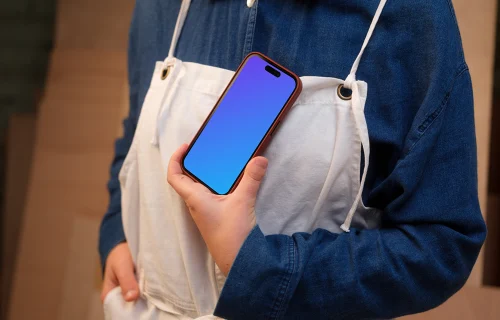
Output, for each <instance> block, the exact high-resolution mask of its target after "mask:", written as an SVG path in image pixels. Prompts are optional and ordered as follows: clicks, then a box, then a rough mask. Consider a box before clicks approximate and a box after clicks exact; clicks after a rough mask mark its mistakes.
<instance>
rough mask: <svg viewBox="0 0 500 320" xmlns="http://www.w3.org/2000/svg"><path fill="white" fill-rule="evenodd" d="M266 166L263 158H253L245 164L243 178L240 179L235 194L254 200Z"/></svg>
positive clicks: (266, 162) (265, 160)
mask: <svg viewBox="0 0 500 320" xmlns="http://www.w3.org/2000/svg"><path fill="white" fill-rule="evenodd" d="M267 164H268V161H267V159H266V158H264V157H256V158H253V159H252V160H251V161H250V162H249V163H248V164H247V167H246V168H245V173H244V174H243V178H241V182H240V184H239V185H238V187H237V188H236V191H235V192H237V193H239V194H240V195H244V196H245V197H250V198H251V199H256V198H257V192H258V191H259V187H260V184H261V182H262V179H264V175H265V174H266V170H267Z"/></svg>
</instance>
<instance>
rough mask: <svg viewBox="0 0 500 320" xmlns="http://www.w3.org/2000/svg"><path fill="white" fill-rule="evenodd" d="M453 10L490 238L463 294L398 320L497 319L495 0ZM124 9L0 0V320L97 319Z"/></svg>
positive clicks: (499, 179)
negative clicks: (468, 78)
mask: <svg viewBox="0 0 500 320" xmlns="http://www.w3.org/2000/svg"><path fill="white" fill-rule="evenodd" d="M443 1H444V0H443ZM453 3H454V6H455V10H456V13H457V19H458V22H459V26H460V29H461V33H462V37H463V43H464V49H465V55H466V59H467V62H468V64H469V67H470V71H471V74H472V80H473V85H474V95H475V108H476V128H477V144H478V161H479V168H478V177H479V195H480V201H481V206H482V210H483V214H484V216H485V218H486V220H487V224H488V228H489V234H488V239H487V242H486V245H485V247H484V248H483V252H482V254H481V256H480V258H479V259H478V261H477V263H476V266H475V268H474V271H473V273H472V275H471V277H470V279H469V281H468V283H467V285H466V287H465V288H463V289H462V290H461V291H460V292H459V293H457V294H456V295H455V296H454V297H452V298H451V299H450V300H449V301H448V302H447V303H445V304H444V305H442V306H440V307H438V308H437V309H435V310H432V311H430V312H427V313H425V314H420V315H415V316H411V317H407V318H405V319H467V320H469V319H500V288H497V287H498V286H500V126H499V125H498V123H500V51H496V47H498V48H499V50H500V46H496V43H498V44H500V39H499V38H497V36H496V34H497V32H496V31H497V29H498V27H499V24H498V23H497V1H496V0H476V1H474V2H473V4H472V3H471V1H466V0H454V1H453ZM133 6H134V1H133V0H99V1H98V0H85V1H84V0H58V1H56V0H14V1H7V0H5V1H1V2H0V26H1V27H0V48H1V49H0V191H1V192H0V319H8V320H21V319H22V320H24V319H42V320H45V319H57V320H63V319H64V320H66V319H74V320H91V319H92V320H94V319H97V320H100V319H103V314H102V307H101V302H100V299H99V295H100V287H101V270H100V264H99V257H98V254H97V237H98V228H99V224H100V220H101V218H102V215H103V214H104V212H105V208H106V205H107V201H108V198H107V197H108V195H107V191H106V182H107V179H108V169H109V164H110V161H111V158H112V154H113V141H114V139H115V138H116V137H118V136H119V135H121V120H122V118H123V117H124V116H125V115H126V113H127V107H128V105H127V104H128V93H127V85H126V49H127V36H128V27H129V22H130V17H131V13H132V9H133ZM394 303H397V302H396V301H395V302H394Z"/></svg>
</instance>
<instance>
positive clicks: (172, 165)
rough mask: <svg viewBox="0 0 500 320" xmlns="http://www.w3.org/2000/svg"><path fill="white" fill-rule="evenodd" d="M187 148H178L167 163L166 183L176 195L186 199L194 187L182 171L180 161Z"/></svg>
mask: <svg viewBox="0 0 500 320" xmlns="http://www.w3.org/2000/svg"><path fill="white" fill-rule="evenodd" d="M187 148H188V145H187V144H183V145H182V146H180V148H179V149H177V151H175V152H174V154H173V155H172V157H171V158H170V162H169V163H168V172H167V181H168V183H170V185H171V186H172V187H173V188H174V189H175V191H177V193H178V194H179V195H180V196H181V197H182V198H184V199H185V198H186V197H187V196H188V195H189V193H190V192H192V190H193V188H195V187H194V185H195V184H196V183H195V182H194V181H193V180H191V178H190V177H188V176H186V175H185V174H184V172H183V171H182V167H181V161H182V157H183V156H184V154H185V153H186V151H187Z"/></svg>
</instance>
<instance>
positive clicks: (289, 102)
mask: <svg viewBox="0 0 500 320" xmlns="http://www.w3.org/2000/svg"><path fill="white" fill-rule="evenodd" d="M252 56H258V57H259V58H261V59H263V60H264V61H266V62H267V63H269V64H270V65H271V66H272V67H274V68H276V69H278V70H279V71H280V72H282V73H285V74H287V75H288V76H290V77H291V78H292V79H293V80H294V81H295V88H294V90H293V91H292V94H291V95H290V97H288V100H287V101H286V103H285V104H284V105H283V107H282V108H281V111H280V113H279V114H278V115H277V116H276V118H275V119H274V121H273V123H272V125H271V126H270V127H269V128H268V129H267V132H266V134H265V135H264V137H262V139H261V141H260V143H259V144H258V145H257V148H255V150H254V152H253V153H252V155H251V156H250V158H249V159H248V161H247V162H246V163H245V165H244V166H243V169H242V170H241V171H240V173H239V174H238V177H237V178H236V180H235V181H234V182H233V184H232V186H231V188H229V190H228V191H227V192H226V193H218V192H217V191H215V190H214V189H212V188H211V187H210V186H209V185H207V184H206V183H205V182H203V181H202V180H201V179H199V178H198V177H197V176H196V175H194V174H193V173H192V172H190V171H189V170H188V169H187V168H186V167H185V166H184V160H185V158H186V156H187V155H188V154H189V151H191V148H192V147H193V145H194V143H195V142H196V140H197V139H198V137H199V136H200V134H201V133H202V132H203V130H204V129H205V127H206V125H207V124H208V122H209V121H210V118H211V117H212V115H213V113H214V112H215V110H217V107H218V106H219V104H220V102H221V101H222V99H223V98H224V97H225V95H226V93H227V91H228V90H229V88H231V86H232V85H233V82H234V80H235V79H236V78H237V77H238V75H239V73H240V71H241V69H242V68H243V67H244V66H245V64H246V62H247V61H248V59H249V58H251V57H252ZM301 91H302V82H301V81H300V78H299V77H298V76H297V75H295V74H294V73H293V72H291V71H290V70H288V69H287V68H285V67H283V66H281V65H280V64H278V63H277V62H275V61H274V60H272V59H271V58H269V57H267V56H265V55H264V54H262V53H260V52H251V53H249V54H248V55H247V56H246V57H245V59H243V61H242V62H241V64H240V65H239V66H238V69H237V70H236V72H235V73H234V76H233V77H232V78H231V81H230V82H229V84H228V85H227V87H226V88H225V89H224V92H223V93H222V94H221V96H220V97H219V99H218V100H217V103H216V104H215V106H214V107H213V108H212V110H211V111H210V113H209V114H208V116H207V118H206V119H205V121H204V122H203V124H202V125H201V127H200V129H199V130H198V132H197V133H196V135H195V136H194V138H193V139H192V140H191V143H190V144H189V147H188V149H187V151H186V153H185V154H184V156H183V157H182V160H181V168H182V171H183V172H184V173H185V174H186V175H187V176H189V177H190V178H191V179H193V180H195V181H197V182H199V183H201V184H203V185H204V186H205V187H207V188H208V189H209V190H210V191H211V192H212V193H214V194H217V195H228V194H230V193H232V192H233V191H234V190H235V189H236V187H237V186H238V184H239V182H240V180H241V178H242V177H243V173H244V172H245V168H246V166H247V165H248V163H249V162H250V160H252V159H253V158H254V157H256V156H258V155H259V154H261V152H262V151H263V150H264V149H265V147H267V145H268V143H269V141H270V139H271V137H272V134H273V133H274V130H275V129H276V127H277V126H278V125H279V123H280V122H281V120H282V119H283V117H284V116H285V115H286V113H287V112H288V111H289V110H290V108H291V107H292V105H293V104H294V103H295V101H296V100H297V97H298V96H299V94H300V92H301Z"/></svg>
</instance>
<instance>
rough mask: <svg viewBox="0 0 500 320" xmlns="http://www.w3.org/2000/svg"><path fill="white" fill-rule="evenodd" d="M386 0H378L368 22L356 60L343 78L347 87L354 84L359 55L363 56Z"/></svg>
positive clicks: (349, 87)
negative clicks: (368, 26)
mask: <svg viewBox="0 0 500 320" xmlns="http://www.w3.org/2000/svg"><path fill="white" fill-rule="evenodd" d="M386 2H387V0H380V3H379V5H378V8H377V11H375V15H374V16H373V19H372V23H371V24H370V28H369V29H368V33H367V34H366V37H365V41H364V42H363V46H362V47H361V50H360V51H359V53H358V56H357V57H356V60H354V63H353V64H352V67H351V72H350V73H349V75H348V76H347V78H346V79H345V82H344V87H345V88H347V89H352V85H353V84H354V82H356V71H358V67H359V62H360V61H361V57H362V56H363V52H365V48H366V46H367V45H368V42H370V38H371V37H372V34H373V30H375V27H376V26H377V22H378V19H379V18H380V15H381V14H382V10H383V9H384V6H385V3H386Z"/></svg>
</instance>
